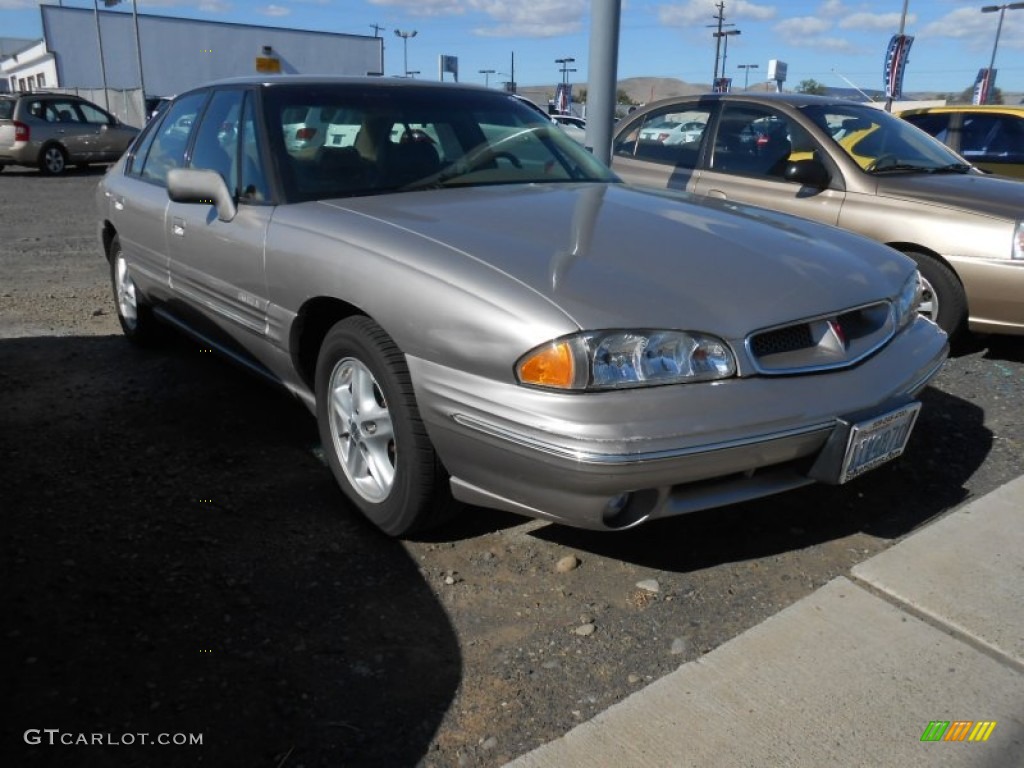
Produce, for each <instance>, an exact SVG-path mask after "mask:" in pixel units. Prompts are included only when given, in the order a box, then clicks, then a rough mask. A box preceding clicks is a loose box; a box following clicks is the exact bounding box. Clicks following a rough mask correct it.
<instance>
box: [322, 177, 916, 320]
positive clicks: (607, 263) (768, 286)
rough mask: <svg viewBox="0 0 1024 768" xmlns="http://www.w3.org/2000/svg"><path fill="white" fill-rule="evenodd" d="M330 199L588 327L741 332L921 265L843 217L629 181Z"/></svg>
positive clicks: (860, 299)
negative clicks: (811, 216)
mask: <svg viewBox="0 0 1024 768" xmlns="http://www.w3.org/2000/svg"><path fill="white" fill-rule="evenodd" d="M325 205H328V206H333V207H337V208H341V209H344V210H348V211H350V212H352V213H356V214H360V215H361V216H363V217H371V218H372V219H374V220H375V222H374V223H375V224H379V225H381V226H382V227H384V229H381V228H380V227H377V226H374V227H372V230H373V231H372V234H370V233H369V231H367V230H365V229H363V228H362V227H360V229H361V230H362V231H364V232H367V236H368V237H371V238H372V239H373V243H372V247H373V248H374V249H378V248H382V247H383V248H386V249H387V250H388V251H389V252H395V249H398V251H399V252H401V251H404V252H406V253H420V254H423V255H424V258H427V254H434V255H433V256H432V257H431V258H435V259H436V258H438V249H439V248H440V249H442V251H443V253H444V254H446V255H445V256H444V257H443V258H444V268H445V269H450V268H451V264H450V263H449V262H450V259H451V257H452V255H453V252H455V253H457V254H459V255H460V257H461V258H466V259H472V260H474V261H478V262H482V263H484V264H486V265H488V266H489V267H490V268H491V270H492V272H491V274H492V278H493V279H490V280H488V281H487V283H486V284H480V283H478V284H477V285H475V286H474V287H473V288H472V290H475V291H479V292H484V291H495V292H496V293H498V294H500V293H501V292H502V291H503V290H507V288H508V283H509V281H514V282H517V283H519V284H523V285H525V286H527V287H528V288H529V289H531V290H532V291H534V292H535V293H536V294H539V295H541V296H543V297H545V298H546V299H547V300H548V301H550V302H552V303H554V304H555V305H557V306H558V307H559V308H560V309H561V310H562V311H563V312H565V313H566V314H567V315H568V316H569V317H570V318H571V319H572V320H573V321H574V322H575V323H576V324H577V325H578V326H579V327H580V328H584V329H600V328H622V327H651V328H680V329H689V330H704V331H709V332H714V333H717V334H719V335H723V336H727V337H730V338H741V337H743V336H745V335H746V334H747V333H749V332H750V331H751V330H753V329H756V328H763V327H766V326H771V325H776V324H779V323H784V322H788V321H790V320H794V319H799V318H805V317H809V316H813V315H820V314H824V313H828V312H833V311H835V310H837V309H841V308H848V307H852V306H856V305H860V304H864V303H866V302H869V301H874V300H877V299H880V298H884V297H890V296H893V295H894V294H896V293H897V292H898V290H899V289H900V287H901V286H902V283H903V281H904V280H905V279H906V276H907V275H909V274H910V272H911V271H912V269H913V266H912V263H911V262H910V261H909V260H908V259H905V258H904V257H903V256H901V255H899V254H897V253H896V252H895V251H893V250H891V249H889V248H887V247H885V246H881V245H878V244H877V243H874V242H873V241H870V240H868V239H866V238H862V237H860V236H858V235H854V234H851V233H848V232H844V231H842V230H839V229H835V228H832V227H827V226H824V225H820V224H815V223H812V222H808V221H804V220H803V219H797V218H795V217H791V216H787V215H785V214H778V213H774V212H770V211H764V210H762V209H759V208H752V207H746V206H742V205H737V204H734V203H726V202H723V201H716V200H711V199H709V198H697V197H690V196H685V198H682V199H681V197H680V196H679V195H675V194H659V193H654V192H644V191H640V190H636V189H633V188H629V187H626V186H625V185H622V184H557V185H554V184H553V185H542V184H538V185H521V186H494V187H475V188H472V189H467V188H462V189H447V190H439V191H431V192H407V193H402V194H395V195H384V196H379V197H372V198H359V199H345V200H334V201H330V202H327V203H325ZM364 223H366V222H365V221H364ZM352 236H353V232H352V231H351V230H349V231H347V232H346V233H345V239H346V240H348V241H350V242H351V241H352V239H353V237H352ZM382 238H385V239H386V240H387V242H382ZM368 245H369V243H368ZM437 263H438V268H441V265H442V262H441V261H440V260H439V261H438V262H437Z"/></svg>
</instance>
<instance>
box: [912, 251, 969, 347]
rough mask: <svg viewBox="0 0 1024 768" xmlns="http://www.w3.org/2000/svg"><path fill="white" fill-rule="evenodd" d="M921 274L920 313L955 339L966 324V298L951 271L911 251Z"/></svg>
mask: <svg viewBox="0 0 1024 768" xmlns="http://www.w3.org/2000/svg"><path fill="white" fill-rule="evenodd" d="M907 256H909V257H910V258H912V259H913V260H914V261H915V262H916V263H917V268H918V270H919V271H920V273H921V287H922V292H921V306H920V312H921V314H922V315H924V316H925V317H927V318H928V319H929V320H931V321H932V322H933V323H935V324H936V325H938V326H939V328H941V329H942V330H944V331H945V332H946V333H947V335H948V336H949V337H950V338H951V339H952V338H953V337H954V336H956V335H957V334H958V333H960V332H961V331H962V330H963V327H964V325H965V324H966V322H967V295H966V294H965V293H964V288H963V286H962V285H961V284H960V280H959V279H958V278H957V276H956V274H955V273H954V272H953V270H952V269H950V268H949V267H947V266H946V265H945V264H943V263H942V262H941V261H939V260H938V259H935V258H933V257H931V256H928V255H926V254H923V253H916V252H908V253H907Z"/></svg>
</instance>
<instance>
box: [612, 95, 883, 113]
mask: <svg viewBox="0 0 1024 768" xmlns="http://www.w3.org/2000/svg"><path fill="white" fill-rule="evenodd" d="M735 101H738V102H744V103H746V104H761V105H763V106H776V105H780V104H781V105H787V106H791V107H807V106H811V105H819V106H828V105H834V106H844V107H850V106H866V107H871V105H870V104H869V103H866V102H862V101H853V100H851V99H842V98H838V97H834V96H815V95H812V94H809V93H749V92H746V91H744V92H742V93H703V94H694V95H692V96H670V97H669V98H667V99H659V100H658V101H652V102H649V103H648V104H646V105H644V107H643V108H642V109H638V110H637V111H636V112H633V113H631V114H630V115H628V117H630V118H632V117H636V116H637V115H642V114H646V113H648V112H651V111H653V110H656V109H660V108H662V107H670V106H672V105H674V104H683V103H693V104H705V105H707V104H714V103H716V102H735ZM871 108H874V107H871Z"/></svg>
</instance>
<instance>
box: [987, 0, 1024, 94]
mask: <svg viewBox="0 0 1024 768" xmlns="http://www.w3.org/2000/svg"><path fill="white" fill-rule="evenodd" d="M1021 8H1024V3H1003V4H1002V5H986V6H984V7H983V8H982V9H981V12H982V13H995V12H996V11H999V24H998V25H997V26H996V41H995V42H994V43H993V44H992V58H991V59H989V62H988V83H989V87H988V94H987V97H986V101H987V102H988V103H989V104H991V103H992V100H993V99H994V98H995V95H996V94H995V91H996V89H995V78H994V77H993V73H992V70H993V69H994V68H995V66H996V49H997V48H998V47H999V35H1000V34H1001V33H1002V31H1003V17H1004V16H1006V11H1007V9H1009V10H1011V11H1016V10H1020V9H1021Z"/></svg>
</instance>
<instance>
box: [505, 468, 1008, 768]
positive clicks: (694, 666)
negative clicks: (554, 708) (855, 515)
mask: <svg viewBox="0 0 1024 768" xmlns="http://www.w3.org/2000/svg"><path fill="white" fill-rule="evenodd" d="M829 765H835V766H901V767H903V768H909V767H910V766H928V767H929V768H931V767H932V766H965V767H966V766H971V767H972V768H1004V767H1006V768H1009V767H1010V766H1021V765H1024V475H1022V476H1021V477H1019V478H1017V479H1016V480H1012V481H1010V482H1008V483H1006V484H1005V485H1003V486H1002V487H1000V488H998V489H997V490H995V491H992V492H991V493H989V494H988V495H986V496H983V497H981V498H979V499H977V500H975V501H972V502H970V503H968V504H966V505H965V506H963V507H960V508H959V509H957V510H955V511H953V512H952V513H950V514H948V515H946V516H944V517H943V518H942V519H940V520H938V521H936V522H934V523H932V524H930V525H926V526H924V527H922V528H921V529H919V530H918V531H915V532H914V533H913V534H911V535H910V536H908V537H907V538H906V539H905V540H904V541H902V542H900V543H899V544H897V545H896V546H894V547H892V548H890V549H888V550H886V551H884V552H882V553H880V554H878V555H876V556H875V557H872V558H870V559H869V560H866V561H864V562H863V563H861V564H859V565H856V566H854V567H853V568H852V569H851V570H850V571H849V573H848V574H847V575H845V576H841V577H839V578H836V579H834V580H832V581H830V582H829V583H828V584H826V585H825V586H823V587H821V588H820V589H818V590H817V591H815V592H814V593H812V594H811V595H809V596H807V597H806V598H804V599H802V600H800V601H798V602H797V603H795V604H793V605H791V606H790V607H788V608H786V609H784V610H783V611H781V612H779V613H778V614H776V615H774V616H772V617H771V618H769V619H768V620H766V621H764V622H763V623H761V624H760V625H758V626H756V627H754V628H752V629H751V630H749V631H747V632H745V633H744V634H742V635H740V636H738V637H736V638H735V639H733V640H731V641H730V642H727V643H725V644H724V645H722V646H720V647H719V648H717V649H715V650H714V651H712V652H711V653H708V654H707V655H705V656H703V657H701V658H699V659H697V660H695V661H691V662H689V663H687V664H684V665H682V666H681V667H680V668H679V669H678V670H676V671H675V672H673V673H671V674H669V675H668V676H666V677H664V678H662V679H660V680H658V681H657V682H655V683H653V684H651V685H649V686H647V687H646V688H644V689H643V690H641V691H638V692H637V693H635V694H633V695H632V696H630V697H629V698H627V699H625V700H624V701H622V702H620V703H618V704H616V705H615V706H612V707H611V708H610V709H608V710H606V711H604V712H602V713H601V714H599V715H597V716H596V717H594V718H593V719H591V720H589V721H587V722H585V723H583V724H581V725H579V726H578V727H576V728H574V729H573V730H572V731H570V732H569V733H567V734H566V735H565V736H563V737H562V738H560V739H557V740H555V741H552V742H550V743H548V744H546V745H544V746H542V747H540V748H538V749H536V750H534V751H533V752H530V753H527V754H525V755H523V756H521V757H520V758H518V759H517V760H515V761H513V762H512V763H509V764H508V765H507V768H575V767H576V766H579V767H580V768H583V767H584V766H586V767H587V768H592V767H593V766H621V767H623V768H625V767H626V766H629V768H648V767H653V766H672V767H673V768H680V767H681V766H730V767H733V766H794V767H799V768H803V767H805V766H806V767H807V768H820V766H829Z"/></svg>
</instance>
